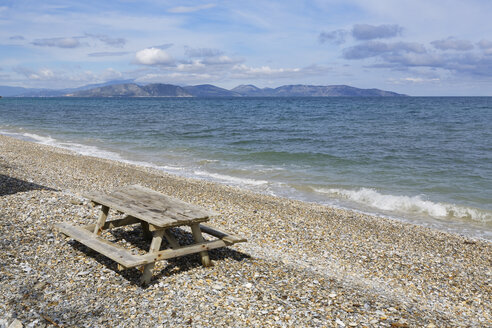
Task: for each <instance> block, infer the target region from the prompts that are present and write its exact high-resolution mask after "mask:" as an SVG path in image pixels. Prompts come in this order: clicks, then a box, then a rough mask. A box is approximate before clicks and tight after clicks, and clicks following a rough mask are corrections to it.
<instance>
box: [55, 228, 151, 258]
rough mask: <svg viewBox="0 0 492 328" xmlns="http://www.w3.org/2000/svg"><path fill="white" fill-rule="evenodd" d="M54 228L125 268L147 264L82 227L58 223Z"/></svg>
mask: <svg viewBox="0 0 492 328" xmlns="http://www.w3.org/2000/svg"><path fill="white" fill-rule="evenodd" d="M55 227H56V228H57V229H58V230H59V231H60V232H61V233H63V234H65V235H67V236H69V237H71V238H73V239H75V240H77V241H78V242H80V243H82V244H84V245H86V246H87V247H89V248H92V249H93V250H95V251H96V252H98V253H101V254H103V255H105V256H107V257H109V258H110V259H112V260H113V261H115V262H118V263H119V264H121V265H122V266H123V267H125V268H133V267H136V266H140V265H143V264H147V263H148V261H147V260H146V259H144V258H143V257H142V256H141V255H134V254H132V253H131V252H130V251H128V250H126V249H124V248H122V247H120V246H118V245H116V244H114V243H111V242H109V241H107V240H104V239H102V238H101V237H99V236H97V235H96V234H94V233H92V232H91V231H89V230H87V229H85V228H84V227H75V226H73V225H71V224H68V223H58V224H56V225H55Z"/></svg>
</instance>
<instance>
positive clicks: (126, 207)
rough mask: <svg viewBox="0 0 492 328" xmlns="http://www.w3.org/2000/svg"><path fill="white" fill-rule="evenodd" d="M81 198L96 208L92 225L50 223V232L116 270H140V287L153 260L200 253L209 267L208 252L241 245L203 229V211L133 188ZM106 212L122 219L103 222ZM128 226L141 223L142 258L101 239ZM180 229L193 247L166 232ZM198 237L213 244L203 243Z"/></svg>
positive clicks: (231, 236) (221, 233)
mask: <svg viewBox="0 0 492 328" xmlns="http://www.w3.org/2000/svg"><path fill="white" fill-rule="evenodd" d="M86 197H87V198H88V199H89V200H91V202H92V203H93V204H94V205H101V213H100V216H99V218H98V220H97V222H96V223H95V224H89V225H85V226H74V225H72V224H70V223H66V222H63V223H58V224H56V225H55V227H56V229H58V230H59V231H60V232H61V233H63V234H65V235H67V236H69V237H71V238H73V239H75V240H77V241H78V242H80V243H82V244H84V245H86V246H87V247H89V248H91V249H93V250H95V251H97V252H99V253H101V254H103V255H105V256H106V257H108V258H110V259H112V260H113V261H115V262H117V263H118V269H127V268H134V267H142V271H143V274H142V277H141V282H142V284H148V283H149V282H150V279H151V277H152V272H153V269H154V265H155V262H156V261H160V260H166V259H170V258H174V257H179V256H183V255H188V254H193V253H200V255H201V259H202V264H203V265H204V266H209V265H210V258H209V255H208V250H211V249H214V248H219V247H224V246H229V245H232V244H235V243H239V242H245V241H246V239H244V238H241V237H239V236H236V235H234V234H231V233H228V232H226V231H222V230H219V229H217V228H212V227H210V226H207V225H204V224H203V222H206V221H208V220H209V216H210V214H209V213H208V212H207V211H206V210H205V209H203V208H201V207H199V206H196V205H192V204H189V203H186V202H183V201H181V200H179V199H176V198H173V197H170V196H167V195H164V194H162V193H159V192H157V191H154V190H151V189H148V188H145V187H142V186H139V185H133V186H128V187H125V188H123V189H121V190H117V191H114V192H112V193H109V194H104V193H98V192H92V193H89V194H87V195H86ZM110 209H113V210H116V211H118V212H121V213H123V214H126V216H125V217H124V218H122V219H116V220H112V221H107V218H108V214H109V210H110ZM132 224H141V226H142V230H143V234H144V236H145V238H146V239H149V240H151V243H150V248H149V251H148V252H147V253H146V254H143V255H138V254H134V253H132V252H131V251H130V250H128V249H126V248H123V247H121V246H119V245H117V244H115V243H112V242H110V241H108V240H106V239H103V238H102V237H101V232H102V231H103V230H106V229H112V228H117V227H122V226H126V225H132ZM180 226H189V227H190V228H191V232H192V235H193V239H194V243H193V244H191V245H186V246H181V245H180V244H179V242H178V240H177V239H176V238H175V237H174V235H173V234H172V232H171V230H170V228H174V227H180ZM202 232H204V233H206V234H209V235H211V236H214V237H216V239H215V240H210V241H206V240H205V239H204V238H203V236H202ZM163 238H165V239H166V240H167V242H168V243H169V245H170V249H164V250H160V247H161V242H162V239H163Z"/></svg>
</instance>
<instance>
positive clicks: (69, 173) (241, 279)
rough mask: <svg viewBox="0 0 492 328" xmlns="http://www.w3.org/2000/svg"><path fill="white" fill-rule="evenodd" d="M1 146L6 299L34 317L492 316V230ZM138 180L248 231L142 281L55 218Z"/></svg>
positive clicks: (213, 320)
mask: <svg viewBox="0 0 492 328" xmlns="http://www.w3.org/2000/svg"><path fill="white" fill-rule="evenodd" d="M0 150H1V151H0V179H1V182H2V184H1V185H0V215H1V218H2V220H1V226H0V232H1V233H2V235H3V236H4V240H3V241H2V247H1V250H0V261H1V262H2V266H0V271H1V275H3V276H4V277H5V278H3V279H0V286H1V290H2V291H3V293H2V296H1V297H0V313H2V312H3V313H6V315H7V316H15V317H18V318H19V320H20V321H21V322H23V323H24V324H27V323H31V322H34V321H35V320H38V322H42V323H43V324H48V325H49V320H47V319H46V318H44V317H48V318H51V319H52V320H55V321H57V322H58V323H60V324H61V325H63V326H79V325H82V322H83V324H86V325H89V326H101V327H103V326H108V325H110V326H111V325H112V326H118V325H120V326H121V327H132V326H148V325H151V324H152V325H157V326H158V325H159V324H161V325H163V326H168V325H171V324H172V325H175V326H189V325H190V324H192V325H196V326H205V327H212V326H214V327H216V326H230V325H231V323H232V324H233V325H234V326H238V327H241V326H264V325H269V324H271V325H272V326H282V325H285V326H323V325H325V326H336V325H337V324H338V325H340V324H339V323H337V322H338V321H340V322H343V324H344V325H345V326H350V325H351V324H355V326H367V327H379V326H388V327H390V326H392V325H393V326H396V327H406V326H408V327H416V326H419V327H420V326H424V327H425V326H428V327H432V325H434V326H436V327H442V326H475V327H480V326H484V325H487V324H491V318H490V313H491V303H490V295H491V287H490V263H491V262H492V252H491V243H489V242H486V241H484V240H474V239H470V238H467V237H463V236H460V235H455V234H451V233H446V232H441V231H437V230H433V229H430V228H425V227H421V226H417V225H412V224H409V223H403V222H399V221H394V220H391V219H387V218H381V217H374V216H370V215H366V214H363V213H359V212H355V211H350V210H344V209H338V208H331V207H327V206H323V205H318V204H312V203H304V202H301V201H295V200H291V199H286V198H280V197H274V196H268V195H263V194H255V193H253V192H251V191H247V190H242V189H238V188H235V187H230V186H225V185H220V184H217V183H213V182H209V181H202V180H195V179H191V178H184V177H178V176H174V175H170V174H167V173H164V172H161V171H159V170H156V169H152V168H147V167H139V166H136V165H133V164H126V163H121V162H115V161H111V160H107V159H101V158H95V157H87V156H82V155H78V154H75V153H73V152H71V151H68V150H64V149H61V148H54V147H50V146H45V145H40V144H35V143H30V142H26V141H22V140H18V139H14V138H11V137H6V136H2V135H0ZM128 184H141V185H144V186H146V187H149V188H152V189H154V190H158V191H161V192H163V193H166V194H170V195H173V196H174V197H177V198H180V199H182V200H184V201H187V202H191V203H194V204H197V205H200V206H203V207H205V208H207V209H209V210H212V211H215V212H218V213H220V215H218V216H215V217H212V218H211V220H210V221H211V225H215V226H220V227H223V228H224V229H225V230H229V231H231V232H234V233H237V234H239V235H241V236H244V237H246V238H247V239H248V242H247V243H245V244H238V245H237V246H234V247H230V248H228V249H224V250H218V251H215V252H211V258H212V260H213V261H214V262H215V266H214V267H212V268H202V267H201V266H200V265H199V261H197V260H196V258H194V257H193V256H190V257H184V258H180V259H178V260H176V261H170V262H166V261H163V262H158V265H156V272H160V273H159V274H157V275H156V276H155V277H154V280H153V281H152V283H151V285H150V286H149V287H148V288H146V289H142V288H140V287H138V286H137V285H135V282H136V281H137V280H138V273H137V272H133V271H130V270H128V271H130V272H122V273H117V272H116V270H114V268H115V267H116V266H115V265H114V263H111V261H110V260H107V259H105V258H104V257H100V256H94V254H93V253H92V252H90V251H89V252H88V251H87V250H86V249H85V248H83V247H81V246H79V245H78V244H77V243H73V242H68V241H69V239H67V238H63V237H62V236H61V235H59V234H57V233H54V232H53V230H52V225H53V224H54V223H57V222H63V221H73V222H75V223H78V224H84V223H89V222H90V221H92V220H93V218H94V217H95V215H97V214H96V213H97V211H96V209H94V208H92V207H90V206H89V204H88V202H87V200H85V199H84V198H83V197H82V196H81V195H82V194H83V193H84V192H86V191H94V190H100V191H111V190H113V189H116V188H118V187H120V186H124V185H128ZM26 295H27V296H26ZM177 300H179V301H177ZM88 304H90V305H89V306H88ZM103 304H106V306H108V305H113V306H109V308H104V305H103ZM197 304H200V306H197ZM116 305H118V306H116ZM101 306H102V308H101ZM102 309H104V311H103V310H102ZM31 310H32V311H31ZM173 313H174V315H173ZM132 316H134V317H133V318H132ZM0 319H1V318H0ZM190 320H191V321H190ZM337 320H338V321H337ZM398 325H400V326H398ZM340 326H341V325H340Z"/></svg>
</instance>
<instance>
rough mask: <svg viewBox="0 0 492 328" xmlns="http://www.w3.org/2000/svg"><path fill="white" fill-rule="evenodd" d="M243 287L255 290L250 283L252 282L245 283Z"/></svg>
mask: <svg viewBox="0 0 492 328" xmlns="http://www.w3.org/2000/svg"><path fill="white" fill-rule="evenodd" d="M243 286H244V287H246V288H253V284H252V283H250V282H248V283H245V284H244V285H243Z"/></svg>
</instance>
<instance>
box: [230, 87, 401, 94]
mask: <svg viewBox="0 0 492 328" xmlns="http://www.w3.org/2000/svg"><path fill="white" fill-rule="evenodd" d="M231 91H235V92H237V93H239V94H241V95H242V96H244V97H401V96H405V95H402V94H399V93H396V92H391V91H384V90H379V89H359V88H355V87H351V86H348V85H328V86H322V85H303V84H297V85H284V86H281V87H278V88H275V89H272V88H264V89H260V88H258V87H256V86H254V85H240V86H237V87H235V88H234V89H232V90H231Z"/></svg>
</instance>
